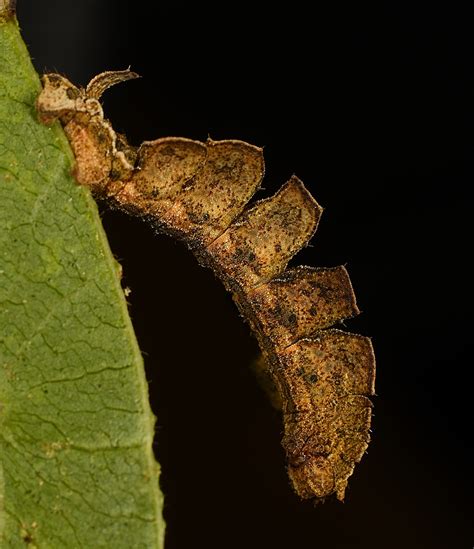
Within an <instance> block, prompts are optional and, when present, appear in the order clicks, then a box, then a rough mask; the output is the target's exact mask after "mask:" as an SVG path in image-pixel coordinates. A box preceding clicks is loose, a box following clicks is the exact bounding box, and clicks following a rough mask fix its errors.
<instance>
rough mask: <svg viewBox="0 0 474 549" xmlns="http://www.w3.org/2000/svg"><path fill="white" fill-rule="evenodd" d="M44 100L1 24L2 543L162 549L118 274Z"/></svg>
mask: <svg viewBox="0 0 474 549" xmlns="http://www.w3.org/2000/svg"><path fill="white" fill-rule="evenodd" d="M0 8H1V6H0ZM5 19H8V20H6V21H5ZM39 90H40V82H39V79H38V76H37V74H36V73H35V71H34V69H33V67H32V65H31V62H30V59H29V56H28V53H27V50H26V48H25V46H24V44H23V42H22V40H21V37H20V34H19V31H18V26H17V23H16V21H15V19H14V18H7V17H3V21H2V17H1V14H0V496H1V499H0V540H1V541H0V545H1V546H2V547H22V548H23V547H25V542H26V544H29V547H40V548H56V547H58V548H65V547H113V548H119V547H124V548H125V547H126V548H131V547H133V548H137V547H146V548H151V547H162V540H163V532H164V524H163V520H162V518H161V507H162V496H161V493H160V491H159V488H158V473H159V468H158V465H157V464H156V462H155V461H154V458H153V453H152V441H153V425H154V417H153V415H152V413H151V411H150V407H149V403H148V394H147V384H146V379H145V375H144V369H143V362H142V357H141V354H140V351H139V349H138V346H137V342H136V339H135V336H134V333H133V329H132V326H131V322H130V319H129V317H128V313H127V305H126V301H125V297H124V295H123V291H122V288H121V286H120V272H119V271H120V269H119V266H118V264H117V262H116V261H115V260H114V258H113V256H112V254H111V252H110V249H109V247H108V243H107V240H106V237H105V234H104V232H103V229H102V226H101V223H100V218H99V215H98V212H97V208H96V205H95V202H94V201H93V199H92V198H91V196H90V193H89V191H88V190H86V189H84V188H81V187H79V186H78V185H77V184H76V183H75V181H74V179H73V178H72V176H71V167H72V162H73V158H72V154H71V151H70V149H69V145H68V143H67V140H66V138H65V136H64V134H63V131H62V129H61V128H60V126H59V125H55V126H53V127H51V128H46V127H44V126H42V125H41V124H39V123H38V121H37V117H36V112H35V106H34V102H35V99H36V96H37V94H38V92H39Z"/></svg>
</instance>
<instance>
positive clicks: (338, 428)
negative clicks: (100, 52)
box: [37, 70, 375, 501]
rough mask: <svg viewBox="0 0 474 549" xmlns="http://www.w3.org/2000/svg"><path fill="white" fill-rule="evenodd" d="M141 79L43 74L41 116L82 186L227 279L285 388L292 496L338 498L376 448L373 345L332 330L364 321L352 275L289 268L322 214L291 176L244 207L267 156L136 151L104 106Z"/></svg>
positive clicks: (242, 151) (157, 145)
mask: <svg viewBox="0 0 474 549" xmlns="http://www.w3.org/2000/svg"><path fill="white" fill-rule="evenodd" d="M137 76H138V75H137V74H135V73H133V72H131V71H129V70H126V71H113V72H104V73H102V74H99V75H98V76H96V77H95V78H93V79H92V80H91V82H90V83H89V84H88V86H87V87H86V89H81V88H77V87H76V86H74V85H73V84H72V83H71V82H69V81H68V80H67V79H66V78H64V77H63V76H61V75H58V74H46V75H44V76H43V91H42V92H41V94H40V95H39V97H38V99H37V110H38V113H39V117H40V120H41V121H42V122H43V123H46V124H48V123H51V122H53V121H54V120H56V119H59V120H60V121H61V123H62V125H63V127H64V130H65V132H66V135H67V137H68V139H69V141H70V144H71V147H72V149H73V152H74V155H75V158H76V164H75V170H74V174H75V177H76V179H77V181H78V182H79V183H81V184H82V185H86V186H88V187H90V189H91V190H92V191H93V193H94V194H95V195H96V196H97V197H100V198H102V199H105V200H107V201H108V202H109V204H110V205H113V206H115V207H118V208H120V209H122V210H125V211H127V212H130V213H132V214H134V215H139V216H142V217H146V218H148V219H150V220H151V221H152V223H153V224H154V225H155V226H156V227H157V228H158V229H159V230H161V231H163V232H165V233H167V234H170V235H172V236H175V237H177V238H179V239H181V240H182V241H184V242H185V243H186V244H187V246H188V247H189V248H190V249H191V250H192V252H193V253H194V254H195V256H196V257H197V259H198V261H199V262H200V263H201V264H202V265H203V266H206V267H209V268H211V269H212V270H213V271H214V273H215V274H216V276H217V277H218V278H220V279H221V281H222V282H223V284H224V286H225V287H226V288H227V290H228V291H230V292H231V293H232V297H233V299H234V301H235V303H236V304H237V306H238V308H239V310H240V312H241V314H242V315H243V316H244V318H245V319H246V320H247V322H248V323H249V324H250V326H251V328H252V330H253V332H254V334H255V335H256V337H257V339H258V342H259V344H260V347H261V350H262V353H263V356H264V360H265V363H266V364H267V365H268V373H269V375H270V376H271V378H272V380H273V381H274V384H275V386H276V388H277V390H278V392H279V397H280V398H279V400H280V401H281V403H282V408H283V409H282V412H283V422H284V437H283V440H282V444H283V447H284V449H285V452H286V457H287V467H288V473H289V476H290V479H291V481H292V484H293V487H294V489H295V491H296V492H297V493H298V494H299V495H300V496H301V497H302V498H319V499H321V498H325V497H327V496H329V495H331V494H336V496H337V498H338V499H340V500H341V501H342V500H343V499H344V492H345V489H346V486H347V480H348V478H349V476H350V475H351V474H352V472H353V470H354V465H355V463H357V462H359V461H360V459H361V458H362V456H363V454H364V452H365V450H366V449H367V445H368V443H369V438H370V436H369V431H370V421H371V410H372V404H371V402H370V400H369V398H368V397H369V396H370V395H373V394H374V380H375V360H374V354H373V350H372V345H371V342H370V339H368V338H366V337H362V336H359V335H355V334H351V333H347V332H343V331H340V330H337V329H333V328H331V326H333V325H334V324H335V323H337V322H339V321H341V320H343V319H346V318H349V317H352V316H354V315H356V314H358V309H357V306H356V303H355V297H354V293H353V290H352V286H351V283H350V280H349V277H348V274H347V271H346V270H345V268H344V267H336V268H331V269H322V268H312V267H296V268H291V269H287V264H288V261H289V260H290V259H291V257H293V255H294V254H296V253H297V252H298V251H299V250H300V249H301V248H302V247H304V246H305V245H307V243H308V242H309V240H310V239H311V237H312V236H313V234H314V232H315V230H316V228H317V225H318V222H319V218H320V216H321V213H322V209H321V207H320V206H319V205H318V203H317V202H316V201H315V200H314V198H313V197H312V196H311V194H310V193H309V192H308V190H307V189H306V188H305V186H304V185H303V183H302V182H301V181H300V180H299V179H298V178H297V177H295V176H293V177H291V178H290V180H289V181H288V182H287V183H285V184H284V185H283V186H282V187H281V189H280V190H279V191H278V192H277V193H276V194H275V195H274V196H272V197H270V198H265V199H263V200H259V201H257V202H255V203H253V204H252V205H251V206H250V207H248V206H247V204H248V202H249V200H250V199H251V198H252V196H253V195H254V194H255V192H256V191H257V190H258V189H259V187H260V184H261V181H262V178H263V175H264V162H263V155H262V149H260V148H258V147H255V146H253V145H250V144H248V143H244V142H243V141H236V140H225V141H212V140H210V139H208V140H207V141H206V142H205V143H204V142H199V141H193V140H190V139H184V138H178V137H168V138H163V139H157V140H155V141H146V142H144V143H142V144H141V145H140V147H138V148H136V147H132V146H130V145H129V144H128V143H127V140H126V139H125V137H124V136H122V135H119V134H117V133H116V132H114V130H113V128H112V126H111V124H110V122H109V121H107V120H106V119H105V118H104V114H103V110H102V106H101V104H100V102H99V99H100V97H101V95H102V93H103V92H104V91H105V90H106V89H107V88H108V87H110V86H112V85H114V84H116V83H118V82H122V81H125V80H129V79H132V78H136V77H137Z"/></svg>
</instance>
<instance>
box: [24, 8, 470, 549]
mask: <svg viewBox="0 0 474 549" xmlns="http://www.w3.org/2000/svg"><path fill="white" fill-rule="evenodd" d="M357 4H359V3H357ZM445 5H447V3H446V4H445ZM193 6H194V7H193V8H190V7H188V6H186V5H185V4H182V5H177V7H172V6H170V4H169V3H161V2H149V3H147V2H127V1H124V0H123V1H122V0H120V1H119V0H101V1H100V2H95V1H92V0H87V1H86V0H83V1H82V2H75V1H72V0H69V1H64V0H62V1H59V0H58V1H56V0H55V1H53V0H43V1H41V2H38V1H33V0H31V1H27V0H21V1H20V2H19V6H18V12H19V14H18V16H19V21H20V25H21V26H22V28H23V36H24V38H25V40H26V42H27V44H28V47H29V49H30V52H31V54H32V56H33V58H34V63H35V66H36V68H37V69H38V71H39V72H44V71H45V70H49V71H51V70H54V71H58V72H61V73H63V74H65V75H67V76H68V77H69V78H70V79H71V80H72V81H73V82H75V83H77V84H83V85H84V84H86V83H87V81H88V80H89V78H91V77H92V76H93V75H95V74H96V73H99V72H101V71H103V70H110V69H123V68H126V67H127V66H128V65H129V64H130V65H131V66H132V69H134V70H136V71H137V72H139V73H140V74H141V75H142V76H143V78H142V79H141V80H139V81H135V82H130V83H127V84H123V85H121V86H118V87H116V88H114V89H112V90H110V91H109V92H107V94H106V96H105V98H104V105H105V109H106V113H107V116H108V117H109V118H110V119H111V120H112V122H113V124H114V127H115V128H116V129H117V130H119V131H122V132H125V133H126V134H127V135H128V137H129V139H130V141H131V142H132V143H134V144H136V145H138V144H139V143H140V142H141V141H143V140H146V139H155V138H158V137H162V136H167V135H178V136H185V137H190V138H195V139H201V140H204V139H205V138H206V137H207V136H208V134H209V135H210V136H211V137H212V138H214V139H223V138H239V139H243V140H246V141H249V142H251V143H254V144H257V145H261V146H265V158H266V166H267V177H266V182H265V185H264V186H265V188H266V190H265V191H263V192H261V193H259V197H262V196H268V195H270V194H271V193H273V192H275V191H276V190H277V188H278V187H279V186H280V185H281V184H282V183H283V182H284V181H285V180H286V179H287V178H288V177H289V176H290V175H291V174H292V173H296V174H297V175H298V176H299V177H300V178H302V179H303V180H304V182H305V183H306V184H307V186H308V187H309V188H310V189H311V191H312V193H313V194H314V196H315V197H316V198H317V200H318V201H319V202H320V203H321V204H322V205H323V206H324V207H325V213H324V216H323V220H322V223H321V224H320V228H319V230H318V233H317V235H316V237H315V238H314V239H313V242H312V244H313V246H312V247H310V248H307V249H305V250H304V251H303V252H302V253H300V254H299V255H298V256H297V258H296V260H295V261H293V263H294V264H299V263H304V264H310V265H318V266H332V265H338V264H341V263H344V264H346V265H347V267H348V269H349V272H350V274H351V278H352V282H353V285H354V288H355V291H356V294H357V296H358V301H359V306H360V308H361V309H362V310H363V314H362V315H361V316H360V317H359V318H357V319H354V320H351V321H350V322H347V327H348V328H349V329H350V330H352V331H356V332H359V333H362V334H365V335H371V336H373V342H374V346H375V350H376V355H377V360H378V370H377V394H378V396H377V397H376V398H375V415H374V428H373V441H372V443H371V445H370V448H369V451H368V454H367V455H366V456H365V458H364V459H363V461H362V463H361V464H360V465H359V466H358V467H357V469H356V472H355V474H354V476H353V477H352V479H351V481H350V486H349V489H348V492H347V497H346V502H345V503H344V504H341V503H339V502H336V501H331V502H328V503H326V504H324V505H319V506H316V507H314V506H313V505H312V504H310V503H302V502H300V501H298V499H297V497H296V496H295V495H294V494H293V493H292V491H291V488H290V486H289V482H288V480H287V477H286V473H285V469H284V458H283V452H282V450H281V448H280V443H279V440H280V436H281V425H280V418H279V416H278V414H277V413H276V412H275V411H274V410H272V409H271V407H270V406H269V404H268V402H267V401H266V398H265V395H264V394H263V392H262V391H261V389H260V388H259V387H258V385H257V384H256V383H255V380H254V378H253V374H252V373H251V371H250V369H249V363H250V362H251V360H252V359H253V357H255V356H256V354H257V345H256V343H255V341H254V340H253V338H252V337H251V335H250V333H249V329H248V327H247V326H246V325H245V324H244V323H243V322H242V320H241V319H240V318H239V317H238V314H237V311H236V309H235V307H234V305H233V303H232V301H231V298H230V296H229V295H227V294H226V293H225V291H224V289H223V288H222V287H221V286H220V284H219V283H218V282H217V281H216V280H215V279H214V277H213V275H212V273H210V272H208V271H206V270H204V269H202V268H200V267H198V265H197V263H196V261H195V260H194V258H193V257H192V256H191V254H189V252H188V251H187V250H186V249H185V248H184V246H182V245H181V244H177V243H175V242H173V241H171V240H170V239H168V238H166V237H164V236H157V235H155V234H153V231H152V230H151V229H150V227H148V226H146V225H145V224H142V223H141V222H140V221H138V220H136V219H131V218H129V217H127V216H125V215H122V214H120V213H117V212H110V211H108V210H107V209H106V208H102V212H103V220H104V224H105V228H106V230H107V233H108V235H109V239H110V243H111V247H112V250H113V252H114V254H115V255H116V256H117V257H118V258H119V260H120V261H121V263H122V265H123V268H124V284H125V285H127V286H129V287H130V288H131V289H132V293H131V296H130V297H129V301H130V303H131V305H130V311H131V315H132V319H133V322H134V325H135V328H136V332H137V336H138V340H139V343H140V346H141V348H142V350H143V352H144V354H145V361H146V368H147V377H148V379H149V381H150V391H151V397H152V406H153V410H154V412H155V413H156V415H157V416H158V424H157V437H156V444H155V449H156V454H157V457H158V458H159V460H160V462H161V463H162V469H163V473H162V479H161V484H162V488H163V490H164V492H165V496H166V500H165V511H164V512H165V518H166V521H167V523H168V528H167V549H174V548H179V549H182V548H185V547H195V546H203V547H206V548H209V549H211V548H237V547H238V548H241V547H247V548H249V549H251V548H256V547H271V548H272V549H278V548H283V547H285V548H286V547H292V548H295V549H299V548H305V549H306V548H313V547H314V548H328V549H333V548H334V549H336V548H354V549H356V548H357V549H359V548H367V549H372V548H374V549H375V548H377V549H378V548H381V547H384V548H397V549H398V548H401V547H403V548H410V549H411V548H425V547H426V548H438V547H439V548H445V547H450V548H451V547H452V548H464V547H471V546H472V544H473V543H474V538H473V537H472V531H471V526H470V518H471V514H472V513H471V511H472V510H471V506H470V503H471V501H470V493H469V492H470V486H469V484H470V476H471V475H470V471H469V465H470V463H471V459H472V454H471V455H470V453H469V446H470V445H471V436H472V435H471V430H472V429H471V416H470V411H471V394H472V388H471V385H470V381H469V380H470V370H471V369H472V358H471V349H472V343H471V341H470V339H471V318H470V316H471V310H472V296H471V281H472V274H471V267H470V261H471V256H472V236H471V234H470V232H471V231H470V228H471V218H472V214H473V205H474V204H473V200H472V199H471V198H470V193H469V190H470V189H469V187H470V186H471V185H472V181H473V176H474V173H473V171H474V170H473V151H474V139H473V130H474V111H473V104H474V62H473V61H472V59H473V56H472V45H473V44H472V34H473V33H472V29H471V27H472V25H471V19H470V18H469V17H468V16H467V14H464V13H461V12H458V13H455V12H454V11H450V12H447V11H446V10H445V8H443V9H442V8H437V7H436V6H434V5H431V6H430V7H429V8H426V9H421V8H420V9H418V10H416V9H415V8H414V7H413V5H411V7H402V6H401V5H400V4H399V3H395V2H391V3H385V4H383V5H381V4H380V3H379V7H378V8H377V9H376V10H375V11H374V10H373V9H370V10H369V9H367V10H365V11H364V9H362V8H361V7H360V6H359V5H357V7H356V8H353V9H352V10H351V11H347V10H346V9H345V8H343V6H342V5H338V6H335V7H334V9H333V10H331V12H328V11H326V12H323V11H321V10H319V11H316V12H315V13H313V14H311V13H310V12H309V11H308V9H305V8H304V7H303V6H299V5H298V3H296V2H293V3H288V5H287V7H286V9H281V8H277V7H272V8H271V9H269V10H268V11H266V12H263V11H261V12H258V11H257V10H256V8H255V5H253V6H252V5H245V4H244V3H229V2H225V3H222V4H221V7H220V8H213V9H211V8H206V7H205V6H198V5H197V4H196V3H195V4H193Z"/></svg>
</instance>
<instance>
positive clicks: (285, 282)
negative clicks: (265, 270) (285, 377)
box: [246, 266, 359, 349]
mask: <svg viewBox="0 0 474 549" xmlns="http://www.w3.org/2000/svg"><path fill="white" fill-rule="evenodd" d="M246 298H247V303H248V305H249V306H250V307H251V308H252V309H253V314H254V315H255V317H257V318H258V319H259V330H260V331H262V333H263V334H264V335H265V336H266V337H268V338H270V339H271V341H272V343H273V345H274V346H275V347H276V348H277V349H280V348H282V347H286V346H288V345H291V344H292V343H295V341H298V340H299V339H301V338H303V337H309V336H311V335H313V334H314V333H315V332H316V331H317V330H320V329H322V328H327V327H329V326H332V325H334V324H335V323H336V322H338V321H341V320H344V319H346V318H349V317H353V316H355V315H357V314H358V313H359V310H358V308H357V305H356V302H355V296H354V292H353V290H352V286H351V282H350V279H349V275H348V274H347V271H346V269H345V268H344V267H342V266H341V267H334V268H332V269H321V268H319V269H318V268H313V267H296V268H294V269H289V270H287V271H285V272H284V273H283V274H282V275H281V276H279V277H277V278H274V279H273V280H271V281H270V282H268V283H266V284H260V285H259V286H257V287H255V288H251V289H249V290H248V291H247V292H246Z"/></svg>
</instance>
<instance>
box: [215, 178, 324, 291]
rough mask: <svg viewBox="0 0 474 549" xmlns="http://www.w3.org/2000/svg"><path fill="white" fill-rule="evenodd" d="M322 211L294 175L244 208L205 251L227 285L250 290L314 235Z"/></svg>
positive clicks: (277, 269)
mask: <svg viewBox="0 0 474 549" xmlns="http://www.w3.org/2000/svg"><path fill="white" fill-rule="evenodd" d="M321 212H322V208H321V207H320V206H319V205H318V203H317V202H316V201H315V200H314V198H313V197H312V196H311V194H310V193H309V191H308V190H307V189H306V188H305V186H304V185H303V183H302V182H301V181H300V180H299V179H298V178H297V177H295V176H293V177H292V178H291V179H290V180H289V181H288V182H287V183H285V184H284V185H283V186H282V187H281V189H280V190H279V191H278V192H277V193H276V194H275V195H273V196H272V197H270V198H266V199H264V200H260V201H259V202H257V203H256V204H254V205H253V207H251V208H250V209H249V210H247V211H244V213H243V214H242V215H241V217H240V218H239V219H238V220H237V221H236V222H234V223H233V224H232V225H231V226H230V227H229V228H228V229H227V230H226V231H225V232H224V233H223V234H222V235H221V236H220V237H219V238H217V239H216V240H215V241H214V242H213V243H212V244H211V245H210V246H209V247H208V248H207V252H208V254H209V255H210V256H211V257H212V261H213V263H214V268H215V269H216V270H217V271H218V272H219V273H220V274H221V275H222V278H223V279H224V282H225V283H227V285H228V286H230V287H232V286H234V287H235V285H236V284H237V285H239V286H240V287H242V288H244V289H248V288H250V287H251V286H255V285H257V284H260V283H262V282H266V281H268V280H270V279H271V278H273V277H275V276H277V275H278V274H280V273H281V272H283V270H284V269H285V267H286V265H287V263H288V261H289V260H290V259H291V257H293V255H294V254H295V253H296V252H298V251H299V250H300V249H301V248H302V247H303V246H305V245H306V244H307V243H308V241H309V240H310V238H311V237H312V235H313V233H314V232H315V230H316V227H317V225H318V222H319V218H320V216H321Z"/></svg>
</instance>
